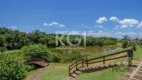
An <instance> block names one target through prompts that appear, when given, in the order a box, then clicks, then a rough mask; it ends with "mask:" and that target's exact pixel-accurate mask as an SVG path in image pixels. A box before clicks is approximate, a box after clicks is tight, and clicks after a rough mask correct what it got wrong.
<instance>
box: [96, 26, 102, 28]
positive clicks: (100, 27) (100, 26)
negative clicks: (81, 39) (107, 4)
mask: <svg viewBox="0 0 142 80" xmlns="http://www.w3.org/2000/svg"><path fill="white" fill-rule="evenodd" d="M95 28H103V26H102V25H95Z"/></svg>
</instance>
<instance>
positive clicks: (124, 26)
mask: <svg viewBox="0 0 142 80" xmlns="http://www.w3.org/2000/svg"><path fill="white" fill-rule="evenodd" d="M127 27H128V25H125V24H124V25H120V28H127Z"/></svg>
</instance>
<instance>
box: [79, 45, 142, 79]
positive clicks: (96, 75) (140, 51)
mask: <svg viewBox="0 0 142 80" xmlns="http://www.w3.org/2000/svg"><path fill="white" fill-rule="evenodd" d="M141 58H142V48H140V47H138V48H137V51H134V60H139V59H141ZM125 73H126V71H122V72H117V71H114V72H113V71H112V68H110V69H107V70H102V71H98V72H91V73H82V74H80V75H79V76H78V77H77V80H87V79H88V80H121V78H122V77H123V75H124V74H125Z"/></svg>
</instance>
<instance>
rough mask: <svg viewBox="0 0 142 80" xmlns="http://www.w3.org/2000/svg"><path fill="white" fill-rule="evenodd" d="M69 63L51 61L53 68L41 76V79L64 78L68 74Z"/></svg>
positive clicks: (61, 79) (54, 79)
mask: <svg viewBox="0 0 142 80" xmlns="http://www.w3.org/2000/svg"><path fill="white" fill-rule="evenodd" d="M68 65H69V64H68V63H51V64H50V67H51V68H50V69H49V70H47V71H46V72H45V73H44V74H43V75H42V76H41V78H40V80H64V78H66V77H67V76H68Z"/></svg>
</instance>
